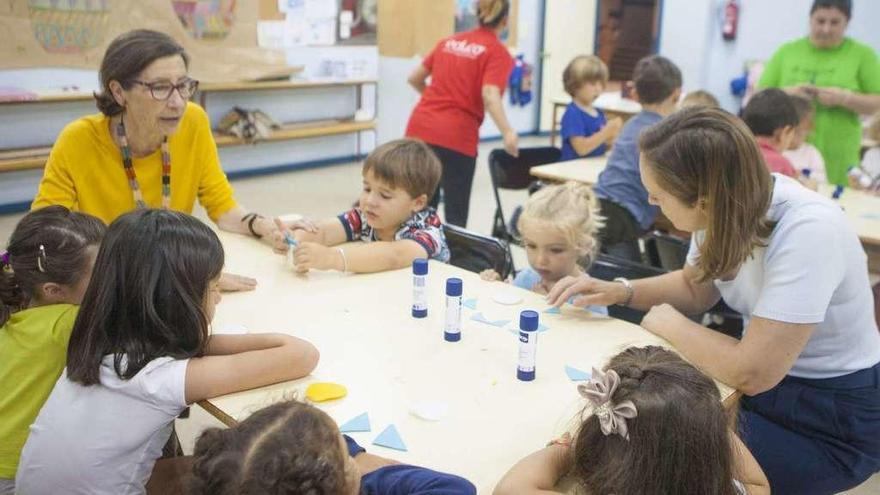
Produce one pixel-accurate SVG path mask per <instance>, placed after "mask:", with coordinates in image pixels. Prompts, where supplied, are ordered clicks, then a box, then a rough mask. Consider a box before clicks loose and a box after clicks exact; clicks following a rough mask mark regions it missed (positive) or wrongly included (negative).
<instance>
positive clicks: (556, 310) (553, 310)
mask: <svg viewBox="0 0 880 495" xmlns="http://www.w3.org/2000/svg"><path fill="white" fill-rule="evenodd" d="M544 313H546V314H548V315H558V314H562V310H561V309H559V308H557V307H555V306H550V307H549V308H547V309H545V310H544Z"/></svg>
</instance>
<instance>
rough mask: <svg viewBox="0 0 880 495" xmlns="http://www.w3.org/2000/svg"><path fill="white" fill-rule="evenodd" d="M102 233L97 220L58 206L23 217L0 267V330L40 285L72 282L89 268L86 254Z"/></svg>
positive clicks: (100, 225)
mask: <svg viewBox="0 0 880 495" xmlns="http://www.w3.org/2000/svg"><path fill="white" fill-rule="evenodd" d="M106 229H107V227H106V226H105V225H104V223H103V222H101V221H100V220H98V219H97V218H95V217H93V216H91V215H87V214H85V213H78V212H74V211H70V210H68V209H67V208H65V207H63V206H57V205H55V206H47V207H45V208H42V209H39V210H36V211H32V212H30V213H28V214H27V215H25V216H24V218H22V219H21V221H19V222H18V225H16V226H15V231H13V232H12V236H10V238H9V245H8V246H7V248H6V252H7V254H8V256H9V265H8V266H3V264H4V263H3V262H0V325H3V324H4V323H6V320H8V319H9V316H10V315H11V314H12V313H14V312H16V311H19V310H21V309H24V308H25V307H27V305H28V303H29V302H30V301H31V300H32V299H33V297H34V295H35V293H36V291H37V289H38V286H40V285H41V284H45V283H49V282H53V283H56V284H61V285H68V286H70V285H75V284H76V283H78V282H79V280H80V277H82V276H83V275H84V274H86V273H87V269H88V268H89V266H88V265H89V262H90V257H89V255H88V253H87V252H86V249H87V248H88V247H89V246H97V245H98V244H100V243H101V238H102V237H104V231H105V230H106ZM41 246H42V249H40V247H41Z"/></svg>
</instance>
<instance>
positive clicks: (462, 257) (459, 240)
mask: <svg viewBox="0 0 880 495" xmlns="http://www.w3.org/2000/svg"><path fill="white" fill-rule="evenodd" d="M443 233H444V235H445V236H446V244H447V245H448V246H449V253H450V258H449V264H450V265H452V266H457V267H459V268H464V269H465V270H468V271H471V272H475V273H480V272H481V271H483V270H486V269H487V268H491V269H493V270H495V271H496V272H498V274H499V275H501V278H502V279H507V277H508V276H509V275H510V272H511V271H513V260H512V258H511V257H510V248H509V246H508V245H507V243H506V242H504V241H501V240H499V239H495V238H493V237H486V236H483V235H480V234H477V233H475V232H471V231H470V230H466V229H463V228H461V227H459V226H457V225H450V224H444V225H443Z"/></svg>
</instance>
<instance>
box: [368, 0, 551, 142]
mask: <svg viewBox="0 0 880 495" xmlns="http://www.w3.org/2000/svg"><path fill="white" fill-rule="evenodd" d="M550 1H553V0H550ZM543 4H544V0H519V23H518V35H519V46H518V49H517V51H516V52H517V53H523V54H525V59H526V61H527V62H529V63H531V64H532V65H535V66H536V72H535V74H534V80H533V84H532V87H533V91H535V93H534V98H533V101H532V103H530V104H529V105H527V106H525V107H515V108H514V107H511V106H510V103H509V100H508V99H507V97H508V95H507V94H506V93H505V95H504V102H505V111H506V113H507V118H508V120H509V121H510V125H511V126H513V128H514V129H516V130H517V131H519V132H520V133H529V132H533V131H534V130H535V129H536V128H537V122H538V120H537V119H538V105H537V98H538V95H537V88H540V87H541V80H540V73H539V71H538V69H537V67H538V66H539V62H538V60H539V59H538V56H539V54H540V51H541V22H542V19H543V10H544V5H543ZM421 60H422V57H419V56H416V57H413V58H396V57H382V56H380V57H379V80H380V81H382V84H381V85H380V87H379V115H380V118H379V133H378V134H379V142H384V141H387V140H390V139H396V138H399V137H402V136H403V135H404V132H405V131H406V123H407V121H408V120H409V115H410V112H412V109H413V107H415V105H416V103H418V99H419V94H418V93H416V92H415V90H413V89H412V88H411V87H410V86H409V84H407V82H406V78H407V77H408V76H409V74H410V73H411V72H412V71H413V69H415V68H416V67H418V65H419V64H420V63H421ZM500 134H501V133H500V132H499V131H498V128H497V127H496V126H495V124H494V122H492V119H491V118H489V116H488V115H486V119H485V120H484V122H483V126H482V127H481V128H480V137H481V138H484V139H487V138H495V137H499V136H500Z"/></svg>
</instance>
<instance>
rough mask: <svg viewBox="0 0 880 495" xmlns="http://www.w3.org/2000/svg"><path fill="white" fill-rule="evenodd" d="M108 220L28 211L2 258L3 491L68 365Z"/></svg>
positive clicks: (57, 209) (1, 494)
mask: <svg viewBox="0 0 880 495" xmlns="http://www.w3.org/2000/svg"><path fill="white" fill-rule="evenodd" d="M104 230H105V227H104V224H103V223H101V221H100V220H98V219H97V218H95V217H93V216H91V215H85V214H82V213H75V212H72V211H70V210H68V209H67V208H64V207H63V206H49V207H47V208H43V209H41V210H39V211H35V212H31V213H29V214H27V215H26V216H25V217H24V218H23V219H22V220H21V222H19V224H18V226H16V228H15V231H14V232H13V233H12V237H11V238H10V239H9V246H8V248H7V252H5V253H3V254H2V255H0V390H3V393H2V394H0V418H3V421H0V495H5V494H7V493H13V491H14V480H13V478H14V477H15V470H16V469H17V467H18V459H19V455H20V454H21V448H22V447H23V446H24V443H25V440H26V439H27V436H28V427H29V426H30V425H31V423H33V422H34V419H35V418H36V417H37V413H38V412H39V411H40V408H41V407H42V406H43V403H44V402H45V401H46V398H47V397H48V396H49V392H51V391H52V387H53V386H54V385H55V381H56V380H58V377H59V376H60V375H61V370H63V369H64V365H65V363H66V362H67V341H68V339H69V338H70V332H71V330H72V329H73V322H74V320H75V319H76V314H77V305H79V304H80V302H81V301H82V298H83V295H84V293H85V291H86V287H87V286H88V284H89V279H90V278H91V275H92V265H93V264H94V262H95V255H96V254H97V252H98V244H99V243H100V242H101V238H102V237H103V236H104Z"/></svg>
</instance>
